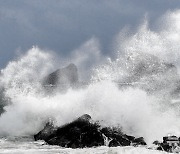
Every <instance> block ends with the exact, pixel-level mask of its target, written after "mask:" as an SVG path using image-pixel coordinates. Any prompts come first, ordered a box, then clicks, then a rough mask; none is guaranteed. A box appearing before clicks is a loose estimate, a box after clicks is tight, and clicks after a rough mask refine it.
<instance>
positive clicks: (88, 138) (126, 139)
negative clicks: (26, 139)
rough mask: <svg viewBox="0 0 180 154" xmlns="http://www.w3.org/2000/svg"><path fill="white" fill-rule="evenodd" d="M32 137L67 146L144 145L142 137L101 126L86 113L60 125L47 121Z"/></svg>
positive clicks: (51, 143)
mask: <svg viewBox="0 0 180 154" xmlns="http://www.w3.org/2000/svg"><path fill="white" fill-rule="evenodd" d="M34 139H35V140H44V141H45V142H47V143H48V144H50V145H59V146H62V147H67V148H84V147H97V146H103V145H106V146H110V147H116V146H130V145H132V144H134V145H146V143H145V142H144V140H143V138H137V139H136V138H135V137H133V136H129V135H126V134H124V133H122V132H121V130H120V129H117V128H109V127H106V128H101V126H100V125H99V124H98V123H94V122H92V120H91V117H90V115H88V114H84V115H83V116H81V117H79V118H78V119H76V120H74V121H72V122H71V123H68V124H66V125H63V126H61V127H54V126H53V125H52V124H50V123H47V124H46V126H45V127H44V129H43V130H41V131H40V132H39V133H38V134H36V135H34Z"/></svg>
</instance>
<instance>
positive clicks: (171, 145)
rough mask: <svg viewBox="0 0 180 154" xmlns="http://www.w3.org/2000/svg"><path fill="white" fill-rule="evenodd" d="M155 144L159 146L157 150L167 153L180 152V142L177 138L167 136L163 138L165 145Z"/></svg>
mask: <svg viewBox="0 0 180 154" xmlns="http://www.w3.org/2000/svg"><path fill="white" fill-rule="evenodd" d="M153 144H155V145H157V148H156V150H161V151H166V152H175V151H176V152H177V151H178V152H180V147H179V146H180V141H179V138H178V137H177V136H174V135H173V136H165V137H163V143H162V142H159V141H154V142H153Z"/></svg>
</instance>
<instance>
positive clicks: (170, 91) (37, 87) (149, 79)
mask: <svg viewBox="0 0 180 154" xmlns="http://www.w3.org/2000/svg"><path fill="white" fill-rule="evenodd" d="M179 18H180V11H176V12H169V13H167V14H166V15H165V16H164V17H163V18H162V19H161V20H163V21H164V25H165V24H166V23H168V24H166V26H162V27H161V28H160V30H159V31H158V32H155V31H151V30H150V29H149V28H148V24H147V22H145V24H143V25H142V26H141V27H140V28H139V30H138V31H137V32H136V34H134V35H132V36H129V37H126V38H124V39H123V40H122V39H121V37H119V39H118V41H119V44H120V46H118V48H117V50H119V51H120V52H119V54H118V55H117V58H116V59H115V60H112V59H110V58H109V59H108V61H107V62H106V63H104V64H101V65H98V66H96V67H94V69H93V74H92V75H91V81H90V82H89V85H88V86H87V87H86V88H84V89H71V88H70V89H68V91H67V92H66V93H59V92H55V93H54V95H52V96H48V95H46V94H45V93H44V89H43V87H42V85H41V81H42V79H43V78H44V77H45V76H46V75H47V74H49V73H50V72H51V71H53V70H54V63H53V55H51V54H50V53H48V52H47V51H42V50H41V49H39V48H37V47H34V48H32V49H30V50H29V51H28V52H27V53H26V54H25V55H24V56H22V57H20V58H19V59H17V60H15V61H12V62H10V63H9V64H8V65H7V67H6V68H5V69H3V70H1V75H0V86H1V87H3V90H4V95H5V97H6V100H7V101H6V103H7V104H6V105H5V107H4V110H5V112H4V113H3V114H2V115H1V117H0V135H16V136H17V135H32V134H34V133H37V132H38V131H39V130H40V129H41V128H42V127H43V124H44V122H45V121H46V120H47V119H48V118H53V119H55V121H56V122H57V125H62V124H64V123H67V122H70V121H71V120H73V119H75V118H77V117H79V116H81V115H82V114H84V113H87V114H90V115H91V116H92V118H93V119H94V120H98V121H100V123H101V124H102V125H104V126H121V127H122V129H123V131H124V132H125V133H127V134H132V135H134V136H143V137H144V138H145V140H146V141H147V142H148V143H151V142H152V141H154V140H157V139H158V140H161V139H162V137H163V136H165V135H167V134H168V133H173V134H175V135H180V117H179V101H178V98H179V87H180V77H179V73H178V72H179V59H180V55H179V51H180V46H179V43H178V42H180V35H179V34H180V33H179V32H180V29H179ZM90 42H93V41H92V40H91V41H90ZM95 42H96V40H95ZM91 44H92V46H93V45H96V43H91ZM85 46H87V43H86V44H85ZM89 46H90V45H89V44H88V47H89ZM98 46H99V45H98ZM82 47H83V46H82ZM89 48H91V47H89ZM92 49H94V50H97V55H98V60H100V59H101V58H100V56H101V55H100V50H99V48H98V47H93V48H92ZM81 52H82V51H80V53H81ZM77 53H78V51H76V56H74V57H75V58H76V59H74V62H76V63H78V62H79V56H80V55H79V54H77ZM87 54H88V55H89V54H91V52H89V53H87ZM77 55H78V56H77ZM95 55H96V54H95ZM83 57H85V58H83V60H80V62H81V61H83V62H84V60H85V59H87V57H88V56H86V55H85V54H84V55H83ZM102 57H103V56H102ZM103 59H104V57H103ZM72 61H73V60H72ZM103 61H104V60H103ZM89 62H91V60H90V59H88V65H90V64H89ZM78 64H79V63H78ZM97 64H98V63H97ZM83 69H84V68H83ZM84 70H85V69H84ZM86 71H87V70H86ZM81 73H83V72H81ZM174 99H175V100H177V101H176V103H172V102H173V101H172V100H174Z"/></svg>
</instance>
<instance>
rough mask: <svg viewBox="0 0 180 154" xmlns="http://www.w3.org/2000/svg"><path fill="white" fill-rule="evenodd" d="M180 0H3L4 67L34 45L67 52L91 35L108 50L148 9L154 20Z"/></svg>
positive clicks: (0, 54) (0, 51)
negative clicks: (19, 53) (119, 35)
mask: <svg viewBox="0 0 180 154" xmlns="http://www.w3.org/2000/svg"><path fill="white" fill-rule="evenodd" d="M174 9H180V0H27V1H26V0H0V68H3V67H4V66H5V65H6V64H7V62H8V61H9V60H11V59H12V58H14V57H15V55H16V51H17V50H21V51H26V50H27V49H29V48H31V47H32V46H33V45H37V46H39V47H40V48H42V49H50V50H53V51H55V52H56V53H59V54H63V55H66V56H67V55H68V54H69V53H70V52H71V51H72V50H73V49H76V48H77V47H79V46H80V45H81V44H83V42H85V41H87V40H88V39H90V38H91V37H96V38H98V39H99V40H100V43H101V45H102V51H103V53H104V54H109V53H110V51H111V44H112V39H113V37H114V36H115V35H116V34H117V33H118V32H119V31H120V30H121V29H122V28H123V27H125V26H129V27H131V29H134V28H136V27H137V26H138V25H139V24H140V23H141V22H142V20H143V18H144V16H145V14H146V15H148V17H149V19H150V25H153V24H152V23H153V22H154V21H155V20H156V19H158V17H159V16H161V15H162V14H164V13H165V12H167V11H168V10H174Z"/></svg>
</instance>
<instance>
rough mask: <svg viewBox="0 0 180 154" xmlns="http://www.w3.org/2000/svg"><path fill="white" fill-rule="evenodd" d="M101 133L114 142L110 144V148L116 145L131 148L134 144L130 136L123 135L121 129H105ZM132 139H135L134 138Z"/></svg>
mask: <svg viewBox="0 0 180 154" xmlns="http://www.w3.org/2000/svg"><path fill="white" fill-rule="evenodd" d="M101 132H102V133H103V134H104V135H105V136H106V137H108V138H109V139H112V141H110V143H109V146H112V145H116V144H117V145H121V146H129V145H130V144H131V142H132V141H131V138H130V136H128V135H126V134H123V133H122V131H121V129H119V128H115V127H114V128H110V127H106V128H103V129H102V130H101ZM132 139H134V138H133V137H132Z"/></svg>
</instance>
